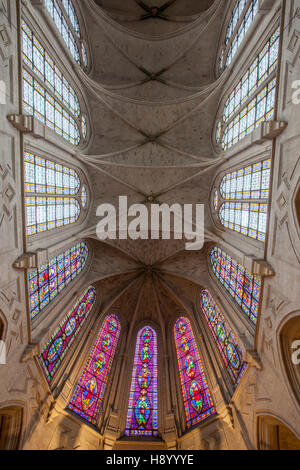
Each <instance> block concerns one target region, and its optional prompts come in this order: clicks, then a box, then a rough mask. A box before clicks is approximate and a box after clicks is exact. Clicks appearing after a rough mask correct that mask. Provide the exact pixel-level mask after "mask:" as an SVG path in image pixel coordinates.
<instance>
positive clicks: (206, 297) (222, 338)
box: [200, 290, 247, 386]
mask: <svg viewBox="0 0 300 470" xmlns="http://www.w3.org/2000/svg"><path fill="white" fill-rule="evenodd" d="M200 303H201V308H202V311H203V313H204V316H205V319H206V321H207V323H208V326H209V328H210V331H211V332H212V335H213V338H214V340H215V343H216V345H217V347H218V350H219V353H220V355H221V358H222V360H223V362H224V364H225V367H226V369H227V371H228V373H229V375H230V378H231V380H232V382H233V384H234V385H235V386H236V385H238V384H239V382H240V380H241V378H242V376H243V374H244V371H245V369H246V366H247V363H246V362H245V361H244V360H243V352H242V350H241V348H240V346H239V344H238V341H237V339H236V337H235V335H234V334H233V332H232V330H231V328H230V326H229V325H228V323H227V322H226V320H225V318H224V316H223V315H222V313H221V312H220V310H219V308H218V306H217V304H216V303H215V301H214V300H213V298H212V296H211V295H210V293H209V292H208V291H207V290H203V291H202V292H201V299H200Z"/></svg>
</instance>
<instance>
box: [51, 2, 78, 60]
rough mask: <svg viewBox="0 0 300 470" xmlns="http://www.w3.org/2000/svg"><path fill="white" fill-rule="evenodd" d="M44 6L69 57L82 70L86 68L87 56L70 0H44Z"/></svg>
mask: <svg viewBox="0 0 300 470" xmlns="http://www.w3.org/2000/svg"><path fill="white" fill-rule="evenodd" d="M45 6H46V8H47V10H48V12H49V13H50V16H51V18H52V19H53V21H54V23H55V25H56V27H57V29H58V31H59V32H60V34H61V36H62V39H63V40H64V42H65V44H66V46H67V48H68V49H69V51H70V53H71V56H72V57H73V59H74V60H75V61H76V62H77V63H78V64H81V65H82V66H83V67H84V68H86V67H87V54H86V50H85V47H84V45H83V43H82V39H81V30H80V24H79V20H78V16H77V13H76V10H75V8H74V5H73V2H72V1H71V0H62V2H61V3H60V2H58V1H57V0H45Z"/></svg>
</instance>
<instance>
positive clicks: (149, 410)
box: [125, 326, 158, 436]
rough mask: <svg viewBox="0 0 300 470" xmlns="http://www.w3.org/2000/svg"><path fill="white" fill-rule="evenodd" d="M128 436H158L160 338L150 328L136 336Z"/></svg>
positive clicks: (126, 432)
mask: <svg viewBox="0 0 300 470" xmlns="http://www.w3.org/2000/svg"><path fill="white" fill-rule="evenodd" d="M125 435H126V436H157V435H158V400H157V335H156V332H155V330H154V329H153V328H151V327H150V326H145V327H144V328H142V329H141V330H140V331H139V332H138V335H137V341H136V348H135V356H134V362H133V369H132V379H131V386H130V395H129V404H128V412H127V420H126V429H125Z"/></svg>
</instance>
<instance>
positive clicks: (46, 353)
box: [39, 287, 96, 382]
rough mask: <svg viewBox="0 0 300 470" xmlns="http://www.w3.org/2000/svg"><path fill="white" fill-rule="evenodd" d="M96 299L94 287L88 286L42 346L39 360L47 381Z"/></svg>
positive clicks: (54, 371) (56, 368) (64, 354)
mask: <svg viewBox="0 0 300 470" xmlns="http://www.w3.org/2000/svg"><path fill="white" fill-rule="evenodd" d="M95 300H96V289H95V288H94V287H89V288H88V289H87V290H86V291H85V292H84V294H83V295H82V296H81V297H80V299H79V300H78V301H77V302H76V304H75V305H74V306H73V308H72V310H71V311H70V312H69V313H68V315H67V316H66V317H65V319H64V320H63V321H62V322H61V324H60V325H59V327H58V328H57V330H56V331H55V333H54V334H53V335H52V336H51V338H50V339H49V341H48V342H47V344H45V345H44V346H43V348H42V353H41V354H40V355H39V361H40V364H41V366H42V369H43V371H44V373H45V376H46V378H47V380H48V382H51V380H52V379H53V377H54V376H55V374H56V372H57V370H58V368H59V366H60V365H61V363H62V361H63V359H64V357H65V356H66V354H67V352H68V351H69V349H70V347H71V345H72V344H73V342H74V341H75V339H76V337H77V336H78V333H79V331H80V330H81V328H82V326H83V324H84V322H85V321H86V319H87V317H88V315H89V313H90V312H91V310H92V308H93V306H94V304H95Z"/></svg>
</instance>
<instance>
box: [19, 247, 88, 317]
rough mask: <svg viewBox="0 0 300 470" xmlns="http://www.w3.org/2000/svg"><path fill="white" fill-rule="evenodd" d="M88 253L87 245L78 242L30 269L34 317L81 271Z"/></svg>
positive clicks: (29, 280)
mask: <svg viewBox="0 0 300 470" xmlns="http://www.w3.org/2000/svg"><path fill="white" fill-rule="evenodd" d="M88 255H89V250H88V247H87V245H86V244H85V243H83V242H82V243H78V244H77V245H75V246H73V247H72V248H70V249H69V250H67V251H65V252H64V253H63V254H61V255H59V256H57V257H56V258H54V259H52V260H51V261H49V263H46V264H44V265H43V266H40V267H38V268H36V269H31V270H30V271H29V273H28V286H29V305H30V316H31V318H32V319H33V318H35V317H36V316H37V315H38V314H39V313H40V312H41V311H42V310H43V309H44V308H45V307H47V306H48V305H49V303H50V302H51V301H52V300H53V299H55V297H56V296H57V295H58V294H59V293H60V292H61V291H62V290H63V289H65V287H67V286H68V285H69V284H70V282H71V281H72V280H73V279H75V278H76V277H77V276H78V275H79V274H80V273H81V271H82V270H83V268H84V266H85V263H86V260H87V258H88Z"/></svg>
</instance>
